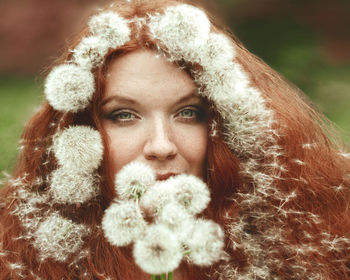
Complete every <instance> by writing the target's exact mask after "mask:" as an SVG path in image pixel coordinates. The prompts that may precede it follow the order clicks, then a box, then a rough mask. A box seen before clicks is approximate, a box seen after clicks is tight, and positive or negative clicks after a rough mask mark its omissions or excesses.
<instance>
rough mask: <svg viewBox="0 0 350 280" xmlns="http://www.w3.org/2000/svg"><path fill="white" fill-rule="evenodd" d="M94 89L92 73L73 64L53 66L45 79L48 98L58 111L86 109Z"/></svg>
mask: <svg viewBox="0 0 350 280" xmlns="http://www.w3.org/2000/svg"><path fill="white" fill-rule="evenodd" d="M94 91H95V80H94V76H93V75H92V73H91V72H90V71H89V70H86V69H83V68H81V67H79V66H77V65H73V64H62V65H59V66H57V67H55V68H53V69H52V71H51V72H50V74H49V75H48V76H47V78H46V81H45V95H46V98H47V100H48V102H49V103H50V105H51V106H52V107H53V108H54V109H56V110H58V111H64V112H73V113H76V112H78V111H81V110H83V109H85V108H86V107H87V106H88V105H89V103H90V100H91V98H92V95H93V93H94Z"/></svg>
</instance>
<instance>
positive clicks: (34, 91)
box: [0, 77, 41, 178]
mask: <svg viewBox="0 0 350 280" xmlns="http://www.w3.org/2000/svg"><path fill="white" fill-rule="evenodd" d="M40 91H41V90H40V89H39V86H38V85H37V84H36V83H35V82H34V81H33V79H29V78H18V77H13V78H8V77H7V78H5V77H1V78H0V132H1V137H0V153H1V157H0V172H8V173H9V172H11V170H12V167H13V165H14V163H15V161H16V157H17V151H18V150H17V149H18V147H19V139H20V136H21V133H22V130H23V127H24V124H25V123H26V122H27V121H28V119H29V118H30V116H31V115H32V114H33V112H34V111H35V108H36V106H37V105H38V104H39V103H40V100H41V93H40ZM3 177H4V174H1V175H0V178H3Z"/></svg>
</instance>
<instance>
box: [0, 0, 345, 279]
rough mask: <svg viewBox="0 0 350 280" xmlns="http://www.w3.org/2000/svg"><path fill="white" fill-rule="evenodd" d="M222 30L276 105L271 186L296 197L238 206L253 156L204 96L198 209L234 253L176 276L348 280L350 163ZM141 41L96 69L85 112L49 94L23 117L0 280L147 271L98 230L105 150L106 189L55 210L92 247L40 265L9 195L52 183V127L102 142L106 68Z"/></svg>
mask: <svg viewBox="0 0 350 280" xmlns="http://www.w3.org/2000/svg"><path fill="white" fill-rule="evenodd" d="M179 3H185V1H175V0H147V1H130V2H126V1H120V2H116V3H115V4H114V6H111V7H108V10H114V11H116V12H118V13H119V14H120V15H121V16H122V17H124V18H126V19H132V18H134V17H145V16H146V15H147V14H152V13H154V12H159V11H160V12H161V11H162V9H163V8H166V7H168V6H171V5H177V4H179ZM210 19H211V23H212V27H211V28H212V30H213V31H215V32H218V33H225V32H224V31H223V29H222V28H219V27H218V26H217V25H216V24H215V22H214V21H213V18H212V17H210ZM88 33H89V30H88V28H85V29H84V30H82V32H81V33H80V34H79V35H78V36H77V37H76V38H75V39H74V40H72V42H71V43H70V44H69V45H68V46H67V51H66V52H64V54H63V56H62V57H61V58H60V59H58V60H57V62H56V63H57V64H61V63H63V62H65V61H67V60H69V59H70V57H71V55H72V53H71V52H70V51H69V50H71V49H73V48H74V47H75V46H76V45H77V44H78V43H79V42H80V40H81V39H82V38H83V37H84V36H86V35H87V34H88ZM225 34H226V33H225ZM226 35H227V36H229V37H230V38H231V40H232V43H233V44H234V46H235V49H236V61H237V62H238V63H239V64H240V65H241V66H242V68H243V69H244V71H245V72H246V73H247V75H248V77H249V79H250V83H251V85H252V86H253V87H255V88H256V89H258V90H259V91H260V92H261V94H262V96H263V98H264V99H265V101H266V106H267V107H268V108H269V109H270V110H272V111H273V113H274V120H275V123H274V124H273V126H274V131H276V132H277V134H276V135H273V137H275V139H276V141H277V143H278V145H279V147H280V148H281V152H280V159H282V161H280V162H279V164H281V165H283V169H284V170H283V172H280V174H274V175H276V176H278V178H279V179H278V180H276V181H275V182H274V187H275V189H276V192H281V193H284V194H295V197H294V196H291V197H290V199H285V200H284V203H283V205H281V201H280V200H278V199H276V197H275V196H274V194H268V195H266V197H265V198H266V199H267V200H266V199H265V198H264V199H265V200H264V202H262V203H260V202H259V201H255V202H254V203H251V204H247V203H244V202H242V201H243V200H244V199H245V198H246V197H247V196H245V195H246V194H248V193H254V188H255V185H254V180H253V179H254V178H251V176H249V174H247V173H246V172H243V169H242V166H241V163H242V162H244V161H246V159H247V158H248V157H249V155H248V154H244V153H240V154H237V153H236V152H235V150H234V149H233V148H232V147H231V146H230V140H229V139H228V137H227V127H226V126H225V124H224V120H223V118H222V117H221V115H220V113H219V112H217V111H216V110H215V106H214V105H215V104H212V102H211V101H209V100H206V102H207V104H208V107H209V116H208V127H209V134H208V151H207V170H206V177H207V178H206V181H207V184H208V186H209V187H210V190H211V202H210V205H209V207H208V209H207V210H206V211H205V213H204V214H203V216H206V217H209V218H211V219H214V220H215V221H216V222H217V223H219V224H220V225H222V227H223V228H224V230H225V234H226V247H225V249H226V251H227V253H228V254H229V255H230V258H229V259H228V260H225V261H221V262H219V263H217V264H215V265H213V266H211V267H209V268H200V267H195V266H192V265H189V264H187V263H185V262H184V263H182V264H181V266H180V271H181V277H182V279H193V280H195V279H203V280H204V279H312V277H314V278H315V279H321V278H317V277H318V276H322V279H350V273H349V270H350V249H349V248H350V242H349V238H350V233H349V228H350V215H349V213H350V212H349V209H350V189H349V186H350V175H349V174H350V162H349V159H348V158H347V154H346V147H344V145H342V144H341V141H340V140H339V138H338V137H337V136H336V135H337V134H336V132H335V131H334V130H333V129H331V128H330V125H329V123H328V122H327V120H326V119H325V118H324V117H323V116H322V115H321V114H320V113H319V112H316V110H315V109H313V107H312V105H310V102H309V101H308V100H307V99H306V98H305V97H304V96H303V95H302V93H301V92H300V91H299V90H298V89H297V88H296V87H294V86H293V85H291V84H289V83H288V82H287V81H286V80H284V79H283V78H282V77H281V76H280V75H279V74H278V73H276V72H275V71H274V70H272V69H271V68H270V67H269V66H267V65H266V64H265V63H264V62H263V61H261V60H260V59H259V58H257V57H256V56H254V55H253V54H251V53H250V52H249V51H248V50H246V49H245V48H244V46H242V44H241V43H240V42H239V41H238V40H237V39H235V38H234V36H233V35H229V34H226ZM139 48H148V49H156V42H155V41H154V40H152V39H151V37H150V35H149V34H148V31H147V29H146V28H143V29H141V30H139V29H138V27H137V26H136V25H135V26H132V34H131V40H130V41H129V42H128V43H126V44H125V45H124V46H122V47H120V48H118V49H114V50H110V51H109V53H108V55H107V56H106V58H105V61H104V63H103V65H102V66H101V67H99V68H97V69H94V70H93V74H94V76H95V80H96V91H95V93H94V96H93V100H92V102H91V105H90V106H89V107H88V108H87V109H86V110H85V111H84V112H81V113H77V114H73V113H62V112H58V111H56V110H54V109H53V108H52V107H51V106H50V105H49V104H48V103H47V102H46V101H45V102H44V103H43V104H42V106H41V108H40V110H39V111H38V112H37V113H36V114H35V115H34V116H33V117H32V118H31V120H30V121H29V122H28V124H27V125H26V127H25V129H24V132H23V135H22V139H21V143H22V145H23V149H22V151H21V154H20V156H19V159H18V162H17V165H16V167H15V169H14V172H13V176H12V177H13V179H12V180H10V181H9V183H8V184H7V185H6V186H5V187H4V188H3V189H2V190H1V193H0V195H1V202H2V204H0V207H1V208H0V209H1V216H0V217H1V225H0V238H1V242H0V249H1V251H0V279H38V277H40V278H44V279H108V277H110V278H111V279H123V280H124V279H125V280H127V279H146V277H147V276H146V274H145V273H144V272H142V271H141V270H140V269H139V268H138V267H137V266H136V265H135V264H134V261H133V259H132V256H131V248H130V246H128V247H124V248H116V247H113V246H111V245H110V244H109V243H108V242H107V241H106V240H105V238H104V236H103V233H102V231H101V228H100V225H101V219H102V216H103V213H104V210H105V209H106V208H107V207H108V205H109V204H110V202H111V200H112V199H113V198H115V196H116V193H115V190H114V187H113V175H114V174H111V173H110V169H109V168H108V167H109V162H110V158H109V155H108V154H105V155H104V159H103V163H102V165H101V167H100V168H99V173H100V175H101V184H100V188H101V195H99V196H98V197H97V198H96V199H94V200H93V201H91V202H89V203H86V204H83V205H79V204H78V205H71V206H67V205H63V206H62V205H61V206H57V205H54V206H52V207H56V208H57V210H58V211H59V212H60V213H61V214H62V215H63V216H65V217H68V218H70V219H72V220H73V221H76V222H78V223H82V224H86V225H88V226H89V227H90V228H91V230H92V232H91V234H90V235H89V236H88V237H86V239H85V240H84V241H85V245H84V248H83V249H82V250H86V251H87V254H86V256H85V257H83V258H78V257H77V256H72V257H69V258H68V260H67V261H66V262H64V263H62V262H61V263H60V262H55V261H54V260H51V259H47V260H45V261H40V260H39V259H38V253H37V251H36V249H35V248H33V246H32V244H31V240H30V239H29V240H27V239H26V238H21V237H23V227H22V225H21V223H20V221H19V220H18V217H17V216H15V215H13V214H12V213H13V211H14V210H15V209H16V207H17V205H18V203H20V200H21V199H20V198H18V197H17V196H16V188H18V187H21V188H26V189H27V190H28V191H30V192H34V193H44V192H45V191H47V189H48V188H49V185H48V183H47V180H46V179H45V178H47V177H48V175H49V174H50V173H51V172H52V171H53V170H54V169H56V168H57V162H56V160H55V158H54V156H53V155H52V153H50V152H49V151H48V148H49V147H50V146H51V144H52V136H53V135H54V134H55V133H56V132H57V130H58V129H62V128H65V127H68V126H70V125H79V124H86V125H90V126H92V127H95V128H96V129H98V130H99V131H100V133H101V135H102V138H103V141H104V145H105V146H107V145H108V141H107V137H106V134H105V132H104V131H103V129H102V126H101V124H100V115H99V114H100V112H101V110H100V105H101V100H102V98H103V94H104V87H105V78H106V73H107V71H108V66H109V65H110V63H111V61H113V60H114V59H118V57H120V56H122V55H124V54H126V53H128V52H131V51H134V50H136V49H139ZM177 64H179V66H181V67H184V69H186V70H187V72H188V73H189V75H190V73H191V71H190V68H195V67H200V66H198V65H187V64H186V63H184V62H182V61H179V62H177ZM258 160H259V163H260V168H259V170H260V171H261V172H265V173H266V174H268V173H273V172H274V171H271V170H272V167H271V166H270V165H268V164H264V163H266V162H269V161H270V158H268V156H267V157H261V158H259V159H258ZM38 178H40V180H38ZM266 201H268V203H266ZM281 209H282V210H283V211H285V212H283V211H282V210H281ZM280 210H281V211H282V212H281V211H280ZM257 213H259V215H260V214H261V215H264V218H263V222H261V221H262V219H260V218H259V219H258V218H257ZM240 220H244V221H245V223H244V225H245V227H244V228H243V229H241V231H240V232H242V234H240V235H239V236H237V234H236V233H237V227H235V226H234V225H235V224H236V223H238V221H240ZM278 226H280V227H281V228H280V230H281V231H282V230H283V233H282V234H280V235H278V236H279V239H278V240H277V241H276V240H272V239H271V238H268V237H270V236H271V234H270V233H269V234H267V233H268V232H269V229H271V228H274V229H276V228H277V227H278ZM243 233H244V234H243ZM322 234H326V235H327V236H323V235H322ZM265 237H266V238H265ZM326 237H327V238H326ZM247 240H248V241H247ZM327 241H328V242H329V243H327ZM332 242H333V243H332ZM249 244H250V245H251V246H253V247H254V246H256V244H259V248H260V249H259V250H256V251H255V253H254V250H253V249H251V248H249ZM252 244H255V245H252ZM332 246H333V248H332ZM254 248H255V247H254ZM295 248H296V249H295ZM315 250H316V251H315ZM262 251H263V253H262ZM298 252H299V253H298ZM262 262H264V264H262ZM266 267H268V271H269V272H268V273H269V274H268V275H267V274H266V269H265V268H266ZM259 269H260V270H259ZM264 269H265V270H264ZM259 271H260V274H259ZM253 276H254V278H253ZM243 277H246V278H243ZM259 277H260V278H259Z"/></svg>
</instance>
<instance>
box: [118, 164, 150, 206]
mask: <svg viewBox="0 0 350 280" xmlns="http://www.w3.org/2000/svg"><path fill="white" fill-rule="evenodd" d="M155 181H156V179H155V173H154V170H153V169H152V168H151V167H150V166H149V165H147V164H145V163H143V162H138V161H134V162H131V163H129V164H127V165H125V166H124V167H123V168H122V169H121V170H120V171H119V172H118V174H117V175H116V179H115V187H116V191H117V193H118V194H119V197H120V198H121V199H134V200H137V199H140V198H141V197H142V195H143V194H144V193H145V191H146V190H147V188H148V187H150V186H151V185H152V184H154V183H155Z"/></svg>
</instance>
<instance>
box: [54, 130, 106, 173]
mask: <svg viewBox="0 0 350 280" xmlns="http://www.w3.org/2000/svg"><path fill="white" fill-rule="evenodd" d="M53 151H54V153H55V156H56V158H57V160H58V163H59V164H60V166H62V167H64V168H65V169H70V170H72V171H73V170H78V171H80V172H81V171H86V172H92V171H94V170H95V169H97V168H98V167H99V165H100V163H101V160H102V155H103V144H102V139H101V135H100V133H99V132H98V131H97V130H95V129H93V128H92V127H89V126H81V125H79V126H70V127H68V128H66V129H65V130H63V132H58V133H57V134H56V135H55V136H54V139H53Z"/></svg>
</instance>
